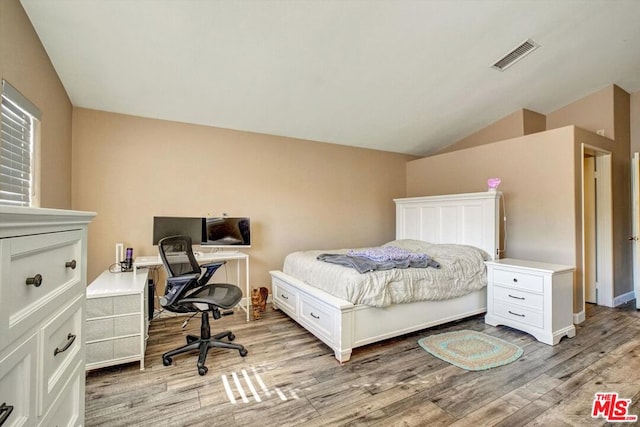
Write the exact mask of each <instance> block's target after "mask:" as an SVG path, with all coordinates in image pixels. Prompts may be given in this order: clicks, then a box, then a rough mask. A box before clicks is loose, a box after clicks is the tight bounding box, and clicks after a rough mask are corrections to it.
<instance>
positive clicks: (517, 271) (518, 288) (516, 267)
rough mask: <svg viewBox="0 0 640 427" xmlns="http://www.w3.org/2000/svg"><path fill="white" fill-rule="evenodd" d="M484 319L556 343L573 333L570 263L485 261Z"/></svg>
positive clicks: (549, 342) (488, 322)
mask: <svg viewBox="0 0 640 427" xmlns="http://www.w3.org/2000/svg"><path fill="white" fill-rule="evenodd" d="M486 264H487V274H488V279H489V284H488V286H487V315H486V316H485V323H487V324H489V325H492V326H498V325H505V326H510V327H512V328H515V329H518V330H521V331H523V332H527V333H529V334H531V335H533V336H534V337H535V338H536V339H537V340H538V341H540V342H543V343H545V344H549V345H556V344H558V342H560V338H562V337H563V336H565V335H566V336H567V337H569V338H572V337H574V336H575V335H576V328H575V327H574V326H573V271H574V267H570V266H566V265H558V264H548V263H542V262H534V261H525V260H518V259H511V258H505V259H501V260H497V261H488V262H487V263H486Z"/></svg>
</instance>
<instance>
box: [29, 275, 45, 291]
mask: <svg viewBox="0 0 640 427" xmlns="http://www.w3.org/2000/svg"><path fill="white" fill-rule="evenodd" d="M27 285H33V286H35V287H36V288H37V287H39V286H40V285H42V276H41V275H39V274H36V275H35V276H33V277H27Z"/></svg>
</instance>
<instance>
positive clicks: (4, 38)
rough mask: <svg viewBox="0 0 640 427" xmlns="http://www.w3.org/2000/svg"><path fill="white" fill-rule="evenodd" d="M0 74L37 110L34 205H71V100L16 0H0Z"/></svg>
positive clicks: (58, 206)
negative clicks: (37, 188) (38, 132)
mask: <svg viewBox="0 0 640 427" xmlns="http://www.w3.org/2000/svg"><path fill="white" fill-rule="evenodd" d="M0 75H1V77H2V78H3V79H5V80H7V81H8V82H9V83H11V85H12V86H13V87H15V88H16V89H18V90H19V91H20V92H21V93H22V94H23V95H24V96H25V97H27V98H28V99H29V100H30V101H31V102H32V103H33V104H35V105H36V106H37V107H38V108H39V109H40V111H41V112H42V122H41V135H42V138H41V153H40V156H39V158H40V205H41V206H42V207H48V208H60V209H69V208H71V114H72V109H71V102H70V101H69V97H68V96H67V93H66V92H65V90H64V87H63V86H62V83H61V82H60V79H59V78H58V75H57V74H56V72H55V70H54V69H53V66H52V64H51V61H50V60H49V57H48V56H47V54H46V52H45V50H44V48H43V47H42V44H41V43H40V39H39V38H38V36H37V34H36V32H35V30H34V29H33V27H32V26H31V22H30V21H29V18H28V17H27V15H26V13H25V12H24V9H23V8H22V5H20V3H19V2H18V0H0Z"/></svg>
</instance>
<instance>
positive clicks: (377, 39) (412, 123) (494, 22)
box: [21, 0, 640, 155]
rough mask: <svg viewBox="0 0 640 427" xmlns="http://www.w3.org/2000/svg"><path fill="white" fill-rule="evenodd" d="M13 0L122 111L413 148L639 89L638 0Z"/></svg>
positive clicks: (88, 87) (75, 70) (108, 106)
mask: <svg viewBox="0 0 640 427" xmlns="http://www.w3.org/2000/svg"><path fill="white" fill-rule="evenodd" d="M21 2H22V4H23V6H24V8H25V10H26V12H27V14H28V16H29V18H30V19H31V22H32V23H33V26H34V27H35V29H36V31H37V33H38V35H39V37H40V39H41V40H42V43H43V45H44V47H45V49H46V51H47V53H48V54H49V56H50V58H51V61H52V63H53V65H54V67H55V69H56V71H57V73H58V75H59V76H60V79H61V80H62V83H63V85H64V87H65V88H66V90H67V93H68V94H69V97H70V99H71V102H72V103H73V105H74V106H77V107H83V108H90V109H96V110H103V111H109V112H117V113H123V114H130V115H135V116H143V117H150V118H157V119H165V120H174V121H179V122H186V123H195V124H201V125H208V126H216V127H221V128H228V129H237V130H244V131H251V132H259V133H265V134H272V135H281V136H288V137H294V138H301V139H308V140H314V141H321V142H330V143H336V144H343V145H352V146H357V147H366V148H372V149H377V150H385V151H392V152H398V153H408V154H414V155H426V154H429V153H433V152H434V151H437V150H438V149H439V148H442V147H444V146H446V145H449V144H451V143H453V142H456V141H457V140H459V139H461V138H463V137H465V136H467V135H469V134H471V133H473V132H475V131H477V130H479V129H481V128H483V127H485V126H487V125H489V124H490V123H493V122H494V121H496V120H498V119H500V118H502V117H504V116H506V115H508V114H510V113H512V112H514V111H516V110H519V109H521V108H527V109H530V110H533V111H536V112H539V113H542V114H547V113H549V112H551V111H554V110H555V109H557V108H559V107H562V106H564V105H566V104H568V103H570V102H572V101H575V100H577V99H579V98H582V97H584V96H585V95H588V94H590V93H592V92H595V91H597V90H599V89H602V88H603V87H606V86H608V85H611V84H617V85H618V86H620V87H621V88H623V89H625V90H626V91H627V92H629V93H633V92H636V91H638V90H640V24H638V18H639V17H640V1H637V0H628V1H627V0H615V1H612V0H602V1H601V0H581V1H571V0H552V1H546V0H534V1H529V0H520V1H507V0H504V1H470V0H468V1H457V0H423V1H412V0H377V1H376V0H366V1H365V0H362V1H359V0H350V1H340V0H279V1H276V0H255V1H251V0H248V1H238V0H216V1H214V0H210V1H205V0H55V1H51V0H21ZM527 39H532V40H534V41H535V42H536V43H538V44H540V48H539V49H537V50H535V51H534V52H532V53H531V54H530V55H528V56H526V57H525V58H523V59H522V60H520V61H519V62H517V63H515V64H514V65H513V66H511V67H510V68H508V69H507V70H505V71H502V72H501V71H497V70H495V69H493V68H492V67H491V65H492V64H493V63H495V62H496V61H497V60H499V59H500V58H501V57H502V56H504V55H506V54H507V53H508V52H509V51H511V50H512V49H513V48H515V47H516V46H518V45H520V44H521V43H522V42H524V41H525V40H527Z"/></svg>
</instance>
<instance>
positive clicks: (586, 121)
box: [547, 85, 633, 296]
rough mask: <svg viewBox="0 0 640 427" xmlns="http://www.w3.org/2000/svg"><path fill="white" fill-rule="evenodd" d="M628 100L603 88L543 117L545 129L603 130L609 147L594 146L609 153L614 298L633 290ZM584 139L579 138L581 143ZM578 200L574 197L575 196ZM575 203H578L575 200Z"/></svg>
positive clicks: (613, 89) (615, 88)
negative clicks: (578, 127)
mask: <svg viewBox="0 0 640 427" xmlns="http://www.w3.org/2000/svg"><path fill="white" fill-rule="evenodd" d="M630 120H631V119H630V96H629V94H628V93H627V92H625V91H624V90H622V89H620V88H619V87H618V86H615V85H611V86H607V87H605V88H603V89H601V90H599V91H597V92H594V93H592V94H590V95H587V96H585V97H584V98H582V99H579V100H578V101H576V102H573V103H571V104H569V105H567V106H565V107H562V108H560V109H558V110H556V111H554V112H552V113H549V114H548V115H547V127H548V128H549V129H553V128H555V127H560V126H567V125H570V124H573V125H576V126H580V127H581V128H584V129H585V130H588V131H591V132H596V131H598V130H601V129H604V135H605V137H607V138H608V139H609V140H613V141H612V142H610V143H605V144H603V145H602V144H600V145H598V143H597V142H595V143H594V144H596V146H598V147H600V148H604V149H606V150H608V151H610V152H611V153H612V156H611V157H612V165H611V168H612V197H613V218H612V220H613V263H614V265H613V271H614V289H613V291H614V292H613V294H614V296H620V295H623V294H625V293H627V292H631V291H632V290H633V281H632V259H631V249H632V248H631V243H630V241H629V240H628V239H627V236H629V235H630V234H631V232H632V225H631V175H630V168H631V161H630V159H631V133H630V132H631V121H630ZM586 138H588V136H587V135H584V136H583V137H582V139H583V140H585V139H586ZM576 197H578V195H576ZM577 202H578V200H577Z"/></svg>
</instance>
